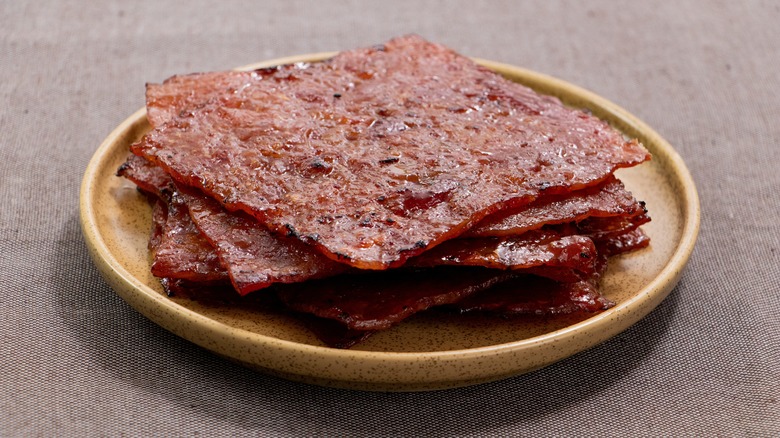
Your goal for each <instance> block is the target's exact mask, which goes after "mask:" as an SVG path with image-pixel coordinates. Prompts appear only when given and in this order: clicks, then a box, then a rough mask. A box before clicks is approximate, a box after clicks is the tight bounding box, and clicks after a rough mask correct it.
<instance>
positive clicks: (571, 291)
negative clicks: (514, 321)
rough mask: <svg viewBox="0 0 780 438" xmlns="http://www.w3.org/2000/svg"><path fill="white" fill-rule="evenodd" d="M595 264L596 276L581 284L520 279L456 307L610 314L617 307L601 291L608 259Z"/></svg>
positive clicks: (464, 309)
mask: <svg viewBox="0 0 780 438" xmlns="http://www.w3.org/2000/svg"><path fill="white" fill-rule="evenodd" d="M595 264H596V267H595V269H594V272H593V273H592V275H590V276H589V277H587V278H583V279H582V280H581V281H577V282H573V283H560V282H556V281H554V280H551V279H549V278H543V277H537V276H534V275H525V276H518V277H515V278H512V279H510V280H508V281H505V282H503V283H500V284H497V285H496V286H494V287H491V288H490V289H488V290H485V291H483V292H481V293H479V294H474V295H471V296H468V297H466V298H464V299H463V300H461V301H458V302H457V303H456V304H455V305H454V307H455V308H456V309H458V310H459V311H461V312H475V311H481V312H491V313H498V314H502V315H538V316H543V315H560V314H569V313H577V312H590V313H593V312H598V311H600V310H606V309H609V308H610V307H613V306H614V305H615V303H614V302H613V301H612V300H610V299H608V298H606V297H605V296H603V295H602V294H601V292H600V291H599V287H598V286H599V282H600V281H601V276H602V275H603V274H604V272H605V271H606V270H607V255H605V254H599V256H598V257H597V259H596V263H595Z"/></svg>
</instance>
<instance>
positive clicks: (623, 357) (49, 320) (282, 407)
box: [0, 0, 780, 437]
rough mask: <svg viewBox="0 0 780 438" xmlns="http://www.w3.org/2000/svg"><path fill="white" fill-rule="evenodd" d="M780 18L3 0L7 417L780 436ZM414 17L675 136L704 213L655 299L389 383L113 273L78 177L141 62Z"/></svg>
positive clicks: (748, 8) (768, 8) (171, 69)
mask: <svg viewBox="0 0 780 438" xmlns="http://www.w3.org/2000/svg"><path fill="white" fill-rule="evenodd" d="M778 22H780V6H779V5H778V4H777V3H776V2H770V1H766V2H760V1H750V0H747V1H742V2H730V1H707V2H705V1H688V0H680V1H676V2H662V1H645V2H617V1H612V2H611V1H603V0H599V1H589V2H583V3H573V2H566V1H546V2H512V1H475V0H471V1H447V2H445V1H430V2H416V1H406V0H404V1H399V0H396V1H385V2H359V1H338V2H337V1H323V2H306V1H299V0H287V1H278V2H250V1H237V0H228V1H222V2H197V1H196V2H192V1H157V0H155V1H140V2H88V1H59V2H56V1H48V2H20V1H17V2H14V1H4V2H0V102H2V105H0V200H2V201H0V202H2V208H0V285H1V286H0V436H3V437H14V436H96V435H97V436H120V435H127V436H149V435H161V436H197V435H203V436H236V435H242V434H246V435H253V436H301V435H304V436H319V435H324V436H545V435H550V436H609V435H614V436H620V435H624V436H625V435H631V436H634V435H639V436H647V435H652V436H658V435H665V436H674V435H680V434H682V435H692V436H778V435H780V401H778V399H780V386H778V382H780V334H779V333H780V317H779V316H778V315H780V275H779V274H780V225H778V220H777V209H778V205H780V171H778V163H780V74H778V71H780V26H778V25H777V23H778ZM412 32H413V33H419V34H421V35H423V36H424V37H426V38H428V39H430V40H433V41H436V42H441V43H444V44H446V45H449V46H451V47H453V48H455V49H456V50H458V51H459V52H461V53H464V54H467V55H471V56H477V57H481V58H486V59H491V60H496V61H501V62H505V63H509V64H514V65H519V66H523V67H526V68H529V69H532V70H536V71H540V72H543V73H547V74H549V75H552V76H555V77H558V78H561V79H564V80H566V81H569V82H572V83H574V84H577V85H580V86H582V87H584V88H586V89H589V90H591V91H594V92H595V93H597V94H600V95H602V96H604V97H606V98H607V99H610V100H612V101H614V102H616V103H617V104H619V105H621V106H622V107H624V108H626V109H628V110H629V111H630V112H632V113H633V114H635V115H637V116H638V117H639V118H641V119H643V120H644V121H645V122H647V123H648V124H649V125H650V126H652V127H653V128H654V129H655V130H657V131H658V132H659V133H660V134H661V135H662V136H664V137H665V138H666V139H667V140H668V141H669V142H670V143H671V144H672V145H674V147H675V148H676V150H677V151H678V152H679V153H680V155H681V156H682V157H683V159H684V160H685V162H686V164H687V165H688V167H689V169H690V170H691V173H692V174H693V177H694V179H695V181H696V184H697V188H698V190H699V195H700V197H701V204H702V222H701V232H700V236H699V241H698V244H697V247H696V250H695V252H694V254H693V257H692V258H691V260H690V263H689V265H688V267H687V269H686V271H685V273H684V275H683V277H682V280H681V281H680V283H679V285H678V286H677V287H676V288H675V290H674V291H673V292H672V293H671V295H670V296H669V298H668V299H667V300H665V301H664V302H663V303H662V304H661V306H660V307H658V308H657V309H656V310H655V311H653V312H652V313H651V314H650V315H649V316H648V317H647V318H645V319H643V320H642V321H641V322H639V323H638V324H636V325H635V326H633V327H631V328H630V329H629V330H627V331H625V332H624V333H622V334H620V335H619V336H617V337H615V338H613V339H611V340H610V341H608V342H606V343H605V344H603V345H600V346H598V347H596V348H593V349H591V350H589V351H586V352H584V353H581V354H578V355H576V356H574V357H572V358H570V359H567V360H564V361H562V362H559V363H557V364H555V365H553V366H550V367H548V368H546V369H543V370H540V371H537V372H533V373H530V374H526V375H522V376H518V377H515V378H510V379H507V380H504V381H500V382H495V383H490V384H484V385H479V386H474V387H468V388H462V389H455V390H447V391H440V392H429V393H401V394H384V393H364V392H354V391H346V390H335V389H327V388H321V387H314V386H308V385H304V384H298V383H292V382H288V381H285V380H280V379H277V378H274V377H269V376H265V375H263V374H258V373H255V372H252V371H249V370H247V369H244V368H242V367H239V366H237V365H234V364H232V363H230V362H228V361H226V360H223V359H221V358H219V357H217V356H215V355H213V354H211V353H209V352H207V351H205V350H203V349H201V348H199V347H197V346H194V345H193V344H190V343H188V342H187V341H184V340H182V339H180V338H178V337H176V336H174V335H172V334H170V333H168V332H167V331H165V330H164V329H162V328H160V327H158V326H156V325H154V324H153V323H151V322H150V321H148V320H147V319H145V318H144V317H143V316H141V315H140V314H138V313H137V312H136V311H135V310H133V309H132V308H130V307H129V306H128V305H127V304H125V303H124V302H123V301H122V300H121V299H120V298H118V297H117V295H116V294H114V293H113V292H112V290H111V289H110V288H109V287H108V286H107V285H106V283H105V282H104V281H103V280H102V278H101V277H100V275H99V274H98V272H97V270H96V268H95V267H94V265H93V264H92V262H91V260H90V258H89V255H88V253H87V249H86V245H85V243H84V241H83V238H82V234H81V231H80V229H79V208H78V190H79V184H80V181H81V176H82V174H83V171H84V169H85V167H86V165H87V162H88V161H89V159H90V157H91V156H92V154H93V153H94V152H95V150H96V148H97V147H98V145H99V144H100V142H101V140H102V139H103V138H104V137H105V136H106V135H107V134H108V133H109V132H110V131H111V130H112V129H113V128H114V127H115V126H116V125H118V124H119V123H120V122H121V121H122V120H124V119H125V118H126V117H127V116H128V115H130V114H131V113H133V112H134V111H135V110H136V109H138V108H140V107H141V106H142V105H143V85H144V83H146V82H159V81H161V80H163V79H165V78H166V77H168V76H170V75H172V74H176V73H186V72H194V71H208V70H218V69H227V68H232V67H235V66H240V65H246V64H249V63H252V62H256V61H260V60H264V59H270V58H276V57H281V56H288V55H294V54H301V53H311V52H320V51H331V50H341V49H349V48H353V47H359V46H366V45H371V44H374V43H378V42H382V41H384V40H387V39H388V38H390V37H392V36H395V35H400V34H406V33H412Z"/></svg>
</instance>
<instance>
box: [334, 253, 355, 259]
mask: <svg viewBox="0 0 780 438" xmlns="http://www.w3.org/2000/svg"><path fill="white" fill-rule="evenodd" d="M333 255H335V256H336V258H337V259H339V260H352V257H350V256H348V255H347V254H344V253H343V252H338V251H335V252H334V253H333Z"/></svg>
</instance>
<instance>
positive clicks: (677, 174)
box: [80, 53, 699, 391]
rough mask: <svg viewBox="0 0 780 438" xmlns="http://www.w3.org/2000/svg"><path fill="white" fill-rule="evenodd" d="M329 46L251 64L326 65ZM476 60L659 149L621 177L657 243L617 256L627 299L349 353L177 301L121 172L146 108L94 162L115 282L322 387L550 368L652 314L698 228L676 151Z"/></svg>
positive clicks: (96, 241)
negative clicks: (643, 206) (153, 257)
mask: <svg viewBox="0 0 780 438" xmlns="http://www.w3.org/2000/svg"><path fill="white" fill-rule="evenodd" d="M332 55H333V53H320V54H314V55H302V56H297V57H290V58H283V59H277V60H272V61H267V62H264V63H260V64H254V65H251V66H247V67H244V69H251V68H259V67H267V66H273V65H279V64H285V63H291V62H305V61H316V60H320V59H324V58H327V57H329V56H332ZM476 61H477V62H479V63H481V64H483V65H485V66H487V67H488V68H491V69H493V70H495V71H497V72H499V73H500V74H502V75H504V76H506V77H507V78H509V79H511V80H513V81H517V82H521V83H523V84H526V85H528V86H530V87H532V88H534V89H536V90H537V91H539V92H541V93H545V94H551V95H555V96H557V97H559V98H560V99H561V100H563V101H564V102H565V103H566V104H568V105H571V106H574V107H579V108H584V109H587V110H589V111H591V112H593V113H594V114H595V115H597V116H599V117H601V118H602V119H604V120H607V121H608V122H609V123H611V124H612V125H613V126H615V127H616V128H617V129H619V130H621V131H622V132H623V133H624V134H625V135H626V136H627V137H632V138H638V139H639V140H640V141H641V142H642V143H644V145H645V146H646V147H647V149H648V150H650V152H651V153H652V154H653V159H652V160H651V161H650V162H649V163H645V164H642V165H640V166H638V167H636V168H632V169H625V170H621V171H619V172H618V175H619V177H620V178H621V179H622V180H623V181H624V183H625V184H626V186H627V187H628V188H629V190H631V191H633V192H634V194H635V195H636V197H637V198H638V199H643V200H645V201H646V202H647V207H648V209H649V211H650V214H651V215H652V217H653V221H652V222H651V223H650V224H648V225H646V226H644V229H645V231H646V232H647V233H648V234H649V235H650V237H651V238H652V243H651V246H650V247H649V248H646V249H644V250H641V251H638V252H635V253H631V254H628V255H625V256H621V257H616V258H615V259H614V260H612V261H611V262H610V266H609V270H608V273H607V274H606V276H605V278H604V283H603V290H604V293H605V295H606V296H607V297H609V298H611V299H612V300H614V301H615V302H616V303H617V305H616V306H615V307H613V308H612V309H609V310H607V311H604V312H602V313H599V314H596V315H594V316H590V317H587V318H583V317H580V318H579V319H577V318H573V317H558V318H544V319H537V318H530V319H529V318H510V319H502V318H495V317H490V316H483V315H463V316H456V315H448V314H445V313H444V312H428V313H425V314H419V315H415V316H414V317H412V318H410V319H408V320H406V321H404V322H403V323H402V324H399V325H398V326H396V327H394V328H392V329H390V330H387V331H385V332H381V333H378V334H376V335H375V336H372V337H371V338H369V339H368V340H367V341H366V342H365V343H363V344H360V345H358V346H356V347H353V348H352V349H349V350H340V349H333V348H327V347H325V346H323V345H322V344H321V343H320V342H319V341H318V340H317V339H316V338H315V337H314V336H313V335H311V334H310V333H309V332H308V331H307V330H306V329H305V328H304V327H303V326H302V325H301V324H300V323H299V322H298V321H296V320H295V319H293V318H292V317H290V316H287V315H284V314H278V313H273V312H271V311H249V310H244V309H240V308H233V307H228V306H207V305H203V304H199V303H196V302H192V301H188V300H185V299H175V298H168V297H167V296H166V295H165V294H164V293H163V292H162V289H161V287H160V284H159V282H158V281H157V279H155V278H154V277H153V276H152V275H151V274H150V272H149V267H150V259H149V255H148V250H147V246H146V245H147V239H148V233H149V227H150V222H151V218H150V208H149V207H148V205H147V203H146V201H145V200H144V199H143V198H142V197H141V196H140V195H139V194H138V192H137V191H136V190H135V186H134V185H132V184H131V183H129V182H127V181H125V180H124V179H122V178H118V177H116V176H114V174H115V172H116V169H117V168H118V167H119V165H120V164H121V163H122V162H123V161H124V159H125V157H126V154H127V150H128V146H129V145H130V144H131V143H133V142H134V141H136V140H137V139H139V138H140V137H141V136H142V135H143V134H144V133H145V132H147V131H148V130H149V129H150V127H149V124H148V122H147V120H146V113H145V111H144V110H143V109H141V110H139V111H137V112H136V113H135V114H133V115H131V116H130V117H129V118H128V119H127V120H125V121H124V122H123V123H122V124H121V125H119V126H118V127H117V128H116V129H115V130H114V131H113V132H112V133H111V134H110V135H109V136H108V137H107V138H106V139H105V140H104V141H103V143H102V144H101V146H100V148H99V149H98V150H97V152H96V153H95V155H94V156H93V158H92V160H91V161H90V163H89V165H88V167H87V169H86V172H85V174H84V178H83V181H82V185H81V196H80V211H81V226H82V230H83V233H84V237H85V240H86V242H87V245H88V248H89V251H90V255H91V257H92V259H93V260H94V262H95V264H96V266H97V267H98V269H99V270H100V272H101V274H102V275H103V277H104V278H105V280H106V282H107V283H108V284H109V285H110V286H111V288H113V289H114V290H115V291H116V293H117V294H118V295H119V296H121V297H122V298H123V299H124V300H125V301H126V302H127V303H128V304H130V305H131V306H132V307H134V308H135V309H136V310H138V311H139V312H140V313H142V314H143V315H145V316H146V317H147V318H149V319H150V320H152V321H154V322H155V323H157V324H159V325H160V326H162V327H164V328H165V329H167V330H169V331H171V332H173V333H175V334H176V335H178V336H181V337H182V338H184V339H187V340H189V341H192V342H194V343H195V344H197V345H200V346H202V347H203V348H206V349H208V350H211V351H213V352H214V353H216V354H219V355H221V356H224V357H226V358H229V359H230V360H233V361H235V362H238V363H240V364H242V365H245V366H247V367H251V368H253V369H256V370H260V371H263V372H267V373H270V374H274V375H277V376H281V377H284V378H287V379H292V380H296V381H303V382H307V383H312V384H318V385H324V386H332V387H343V388H352V389H361V390H376V391H419V390H433V389H443V388H452V387H458V386H465V385H471V384H476V383H481V382H487V381H493V380H498V379H502V378H506V377H509V376H514V375H518V374H521V373H525V372H529V371H532V370H536V369H539V368H542V367H544V366H547V365H550V364H552V363H554V362H557V361H560V360H562V359H565V358H567V357H569V356H571V355H573V354H575V353H578V352H580V351H583V350H585V349H588V348H591V347H593V346H595V345H598V344H599V343H602V342H604V341H605V340H607V339H609V338H611V337H613V336H615V335H616V334H618V333H620V332H621V331H623V330H625V329H626V328H628V327H629V326H631V325H632V324H634V323H636V322H637V321H638V320H640V319H641V318H643V317H644V316H645V315H647V314H648V313H649V312H650V311H651V310H653V309H654V308H655V307H656V306H657V305H658V304H659V303H660V302H661V301H662V300H663V299H664V298H665V297H666V296H667V295H668V294H669V292H670V291H671V290H672V288H673V287H674V286H675V285H676V284H677V282H678V280H679V278H680V275H681V273H682V270H683V268H684V266H685V264H686V263H687V261H688V258H689V257H690V255H691V252H692V250H693V247H694V244H695V241H696V237H697V234H698V229H699V201H698V195H697V193H696V188H695V186H694V184H693V180H692V179H691V176H690V174H689V172H688V170H687V169H686V167H685V164H684V163H683V161H682V159H681V158H680V157H679V155H678V154H677V153H676V152H675V151H674V149H673V148H672V147H671V146H670V145H669V144H668V143H667V142H666V141H665V140H664V139H662V138H661V137H660V136H659V135H658V134H657V133H655V132H654V131H653V130H652V129H651V128H650V127H648V126H647V125H646V124H645V123H643V122H642V121H640V120H639V119H637V118H636V117H634V116H633V115H631V114H629V113H628V112H627V111H625V110H623V109H622V108H620V107H618V106H617V105H615V104H613V103H611V102H609V101H607V100H605V99H603V98H601V97H599V96H597V95H594V94H593V93H590V92H588V91H585V90H583V89H581V88H579V87H576V86H574V85H571V84H569V83H567V82H564V81H561V80H558V79H554V78H551V77H549V76H545V75H542V74H539V73H535V72H532V71H529V70H525V69H522V68H519V67H514V66H510V65H505V64H500V63H496V62H491V61H486V60H476Z"/></svg>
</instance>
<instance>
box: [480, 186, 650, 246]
mask: <svg viewBox="0 0 780 438" xmlns="http://www.w3.org/2000/svg"><path fill="white" fill-rule="evenodd" d="M644 212H646V211H645V208H644V203H642V202H639V201H637V200H636V199H634V196H633V195H632V194H631V192H629V191H628V190H626V188H625V186H623V183H622V182H620V180H618V179H617V178H615V177H611V178H610V179H608V180H607V181H606V182H604V183H602V184H600V185H598V186H594V187H589V188H587V189H583V190H578V191H576V192H572V193H569V194H566V195H552V196H543V197H541V198H539V199H538V200H536V201H534V202H532V203H531V204H529V205H527V206H523V207H521V208H520V209H519V211H518V210H508V211H502V212H500V213H496V214H494V215H491V216H489V217H487V218H485V220H483V221H482V222H480V223H479V224H477V225H476V226H475V227H474V228H472V229H471V230H469V231H468V232H467V233H466V235H467V236H471V237H473V236H516V235H519V234H522V233H524V232H526V231H529V230H535V229H537V228H541V227H542V226H544V225H549V224H560V223H567V222H575V221H581V220H583V219H586V218H596V217H598V218H604V217H614V216H621V217H633V216H636V215H638V214H642V213H644Z"/></svg>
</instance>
